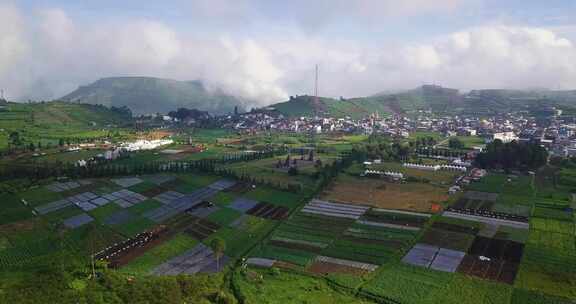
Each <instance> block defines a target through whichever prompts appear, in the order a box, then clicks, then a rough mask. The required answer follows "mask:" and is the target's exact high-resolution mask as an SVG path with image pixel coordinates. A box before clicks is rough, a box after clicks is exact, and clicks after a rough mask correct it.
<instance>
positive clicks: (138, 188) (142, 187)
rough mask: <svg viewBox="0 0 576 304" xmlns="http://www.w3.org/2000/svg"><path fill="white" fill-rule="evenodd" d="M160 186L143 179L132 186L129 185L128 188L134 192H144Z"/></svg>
mask: <svg viewBox="0 0 576 304" xmlns="http://www.w3.org/2000/svg"><path fill="white" fill-rule="evenodd" d="M156 187H158V186H157V185H156V184H154V183H151V182H148V181H143V182H141V183H139V184H136V185H134V186H132V187H129V188H128V190H130V191H134V192H138V193H142V192H144V191H147V190H150V189H154V188H156Z"/></svg>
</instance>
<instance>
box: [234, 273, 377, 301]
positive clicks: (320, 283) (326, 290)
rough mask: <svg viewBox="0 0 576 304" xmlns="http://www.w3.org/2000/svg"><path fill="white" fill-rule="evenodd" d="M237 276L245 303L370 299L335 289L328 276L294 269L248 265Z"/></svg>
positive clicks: (237, 282) (235, 275)
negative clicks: (269, 268) (262, 268)
mask: <svg viewBox="0 0 576 304" xmlns="http://www.w3.org/2000/svg"><path fill="white" fill-rule="evenodd" d="M234 280H235V284H236V285H237V286H238V288H239V290H240V293H241V294H242V296H243V297H244V298H245V299H246V303H269V304H273V303H278V304H291V303H294V304H295V303H316V304H332V303H369V302H365V301H363V300H360V299H358V298H355V297H353V296H351V295H347V294H343V293H339V292H337V291H335V290H333V289H332V288H330V286H329V285H328V284H327V283H326V281H325V280H322V279H317V278H314V277H311V276H305V275H300V274H296V273H292V272H286V271H280V272H274V273H273V272H271V271H268V270H255V269H249V271H248V272H247V273H246V274H241V273H240V272H237V273H235V274H234Z"/></svg>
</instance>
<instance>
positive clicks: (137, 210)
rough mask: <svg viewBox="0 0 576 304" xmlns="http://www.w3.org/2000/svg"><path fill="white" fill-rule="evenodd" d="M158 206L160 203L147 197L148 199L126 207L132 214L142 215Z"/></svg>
mask: <svg viewBox="0 0 576 304" xmlns="http://www.w3.org/2000/svg"><path fill="white" fill-rule="evenodd" d="M160 206H162V203H160V202H158V201H156V200H153V199H148V200H145V201H143V202H141V203H139V204H136V205H133V206H131V207H128V210H130V212H132V213H134V214H138V215H142V214H144V213H146V212H147V211H150V210H153V209H156V208H158V207H160Z"/></svg>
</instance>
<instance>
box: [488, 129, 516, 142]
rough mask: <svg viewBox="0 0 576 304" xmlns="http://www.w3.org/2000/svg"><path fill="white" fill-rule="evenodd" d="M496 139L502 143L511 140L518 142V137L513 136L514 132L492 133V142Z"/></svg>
mask: <svg viewBox="0 0 576 304" xmlns="http://www.w3.org/2000/svg"><path fill="white" fill-rule="evenodd" d="M496 139H499V140H501V141H502V142H503V143H509V142H511V141H513V140H518V136H516V134H514V132H511V131H508V132H500V133H494V134H493V135H492V140H496Z"/></svg>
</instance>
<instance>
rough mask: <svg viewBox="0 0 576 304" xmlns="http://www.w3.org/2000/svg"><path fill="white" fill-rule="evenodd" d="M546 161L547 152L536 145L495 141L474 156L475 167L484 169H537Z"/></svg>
mask: <svg viewBox="0 0 576 304" xmlns="http://www.w3.org/2000/svg"><path fill="white" fill-rule="evenodd" d="M547 161H548V151H546V149H545V148H544V147H542V146H540V145H539V144H537V143H533V142H529V143H519V142H517V141H512V142H509V143H503V142H502V141H501V140H499V139H496V140H494V141H493V142H491V143H489V144H488V145H486V149H485V150H484V151H483V152H481V153H479V154H478V155H477V156H476V159H475V163H476V165H477V166H479V167H481V168H485V169H504V170H510V169H520V170H525V169H537V168H539V167H541V166H543V165H545V164H546V162H547Z"/></svg>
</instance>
